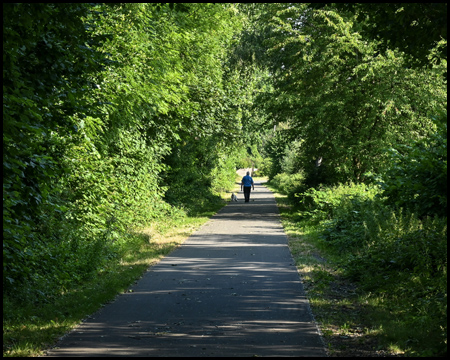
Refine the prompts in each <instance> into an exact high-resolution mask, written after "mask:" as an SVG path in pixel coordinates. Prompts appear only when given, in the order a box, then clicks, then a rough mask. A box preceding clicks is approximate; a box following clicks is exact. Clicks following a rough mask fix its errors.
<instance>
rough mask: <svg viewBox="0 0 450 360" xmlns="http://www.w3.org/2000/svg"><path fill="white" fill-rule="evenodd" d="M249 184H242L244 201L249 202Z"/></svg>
mask: <svg viewBox="0 0 450 360" xmlns="http://www.w3.org/2000/svg"><path fill="white" fill-rule="evenodd" d="M251 189H252V188H251V186H244V197H245V202H249V201H250V190H251Z"/></svg>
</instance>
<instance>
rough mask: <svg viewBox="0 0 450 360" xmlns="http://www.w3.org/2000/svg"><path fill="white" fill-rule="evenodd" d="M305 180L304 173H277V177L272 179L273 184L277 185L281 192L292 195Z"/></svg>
mask: <svg viewBox="0 0 450 360" xmlns="http://www.w3.org/2000/svg"><path fill="white" fill-rule="evenodd" d="M303 180H304V176H303V174H302V173H297V174H287V173H280V174H277V175H275V177H274V178H273V179H272V180H271V184H272V185H273V186H275V187H276V188H277V189H278V190H279V191H280V193H282V194H284V195H288V196H289V197H292V196H293V195H294V194H295V193H296V192H297V191H298V189H299V188H300V187H301V186H302V184H303Z"/></svg>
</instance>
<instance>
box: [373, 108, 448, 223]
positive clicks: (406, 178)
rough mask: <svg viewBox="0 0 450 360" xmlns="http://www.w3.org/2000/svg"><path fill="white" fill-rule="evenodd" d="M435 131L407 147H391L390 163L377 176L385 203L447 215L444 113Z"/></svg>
mask: <svg viewBox="0 0 450 360" xmlns="http://www.w3.org/2000/svg"><path fill="white" fill-rule="evenodd" d="M436 125H437V131H436V132H435V133H433V134H431V135H430V136H429V137H426V138H424V139H421V140H418V141H417V142H414V143H413V144H411V145H410V146H402V147H399V148H398V150H397V149H391V151H390V154H391V161H392V166H391V167H390V168H389V169H388V170H387V171H386V172H385V173H383V175H382V176H380V178H381V179H379V180H381V181H380V184H381V186H382V188H383V190H384V193H383V195H384V196H386V203H388V204H391V205H395V206H397V207H404V208H407V209H409V210H411V211H414V212H416V213H417V214H418V215H419V216H433V215H438V216H441V217H442V216H446V215H447V116H446V114H445V115H444V114H443V115H442V116H441V118H439V119H438V120H437V121H436Z"/></svg>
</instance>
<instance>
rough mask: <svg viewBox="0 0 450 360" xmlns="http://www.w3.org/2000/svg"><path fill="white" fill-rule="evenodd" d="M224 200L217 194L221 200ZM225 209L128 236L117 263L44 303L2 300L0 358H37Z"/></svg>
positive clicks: (207, 207) (208, 209)
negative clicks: (1, 348) (0, 355)
mask: <svg viewBox="0 0 450 360" xmlns="http://www.w3.org/2000/svg"><path fill="white" fill-rule="evenodd" d="M228 196H229V194H226V193H224V194H222V199H224V198H228ZM225 204H226V202H225V201H223V200H222V201H216V202H212V203H205V204H203V206H202V208H201V209H200V208H198V209H196V211H195V213H191V214H190V216H189V217H181V218H178V219H165V221H164V222H162V221H160V222H157V223H154V224H152V225H151V226H149V227H148V228H146V229H142V230H141V231H139V232H137V233H135V234H131V235H130V237H129V239H127V241H126V242H124V243H125V247H124V249H123V250H122V252H121V254H120V255H119V258H116V259H113V260H111V261H109V263H108V264H107V265H105V266H104V267H103V268H102V269H100V270H99V271H98V272H97V273H96V274H95V275H94V276H93V277H92V278H91V279H89V280H87V281H85V282H83V283H82V284H81V285H79V286H77V287H74V288H71V289H66V291H64V292H62V293H61V294H59V295H58V296H55V297H53V298H48V299H47V301H46V302H45V303H43V302H42V301H41V302H39V303H37V302H36V303H29V302H28V303H26V304H20V305H19V304H17V302H15V301H12V300H10V299H8V298H5V297H4V298H3V356H4V357H19V356H20V357H25V356H40V355H44V354H45V350H46V349H48V348H49V347H51V346H53V345H54V344H55V343H56V341H57V340H58V339H59V338H60V337H62V336H63V335H64V334H65V333H67V332H68V331H69V330H71V329H72V328H74V327H75V326H76V325H78V324H79V323H80V322H82V321H83V319H85V318H87V317H89V316H90V315H91V314H92V313H94V312H95V311H97V310H98V309H100V308H101V307H103V306H105V305H106V304H108V303H109V302H112V301H113V300H114V298H115V297H116V296H117V295H118V294H120V293H123V292H126V291H129V290H128V289H129V287H130V286H131V285H132V284H134V283H135V282H136V281H137V280H138V279H139V278H140V277H142V275H143V274H144V273H145V271H146V270H147V269H148V268H149V266H152V265H155V264H156V263H157V262H158V261H159V260H161V259H162V258H163V257H164V256H166V255H167V254H169V253H170V252H172V251H173V250H174V249H175V248H177V247H178V246H179V245H180V244H182V243H183V242H184V241H185V240H186V239H187V238H188V237H189V236H190V235H191V234H192V233H193V232H194V231H195V230H196V229H198V228H199V227H200V226H201V225H203V224H204V223H205V222H206V221H208V219H209V218H210V217H211V216H212V215H214V214H215V213H216V212H217V211H218V210H220V209H221V208H222V207H223V206H224V205H225Z"/></svg>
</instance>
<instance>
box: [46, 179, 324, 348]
mask: <svg viewBox="0 0 450 360" xmlns="http://www.w3.org/2000/svg"><path fill="white" fill-rule="evenodd" d="M237 195H238V197H239V199H240V201H239V202H237V203H230V204H229V205H227V206H226V207H224V208H223V209H222V210H221V211H220V212H219V213H218V214H216V215H215V216H213V217H212V218H211V219H210V220H209V221H208V222H207V223H206V224H205V225H204V226H203V227H202V228H200V229H199V230H198V231H197V232H195V233H194V234H193V235H192V236H191V237H190V238H189V239H187V240H186V241H185V243H184V244H183V245H182V246H180V247H179V248H178V249H177V250H175V251H174V252H172V253H171V254H170V255H169V256H167V257H165V258H164V259H163V260H162V261H161V262H160V263H158V264H157V265H155V266H154V267H152V268H151V269H150V270H149V271H148V272H147V273H146V274H145V276H144V277H143V278H142V279H141V280H140V281H139V282H138V283H137V284H136V285H135V286H134V287H133V292H132V293H127V294H123V295H120V296H118V297H117V299H116V300H115V301H114V302H113V303H111V304H109V305H107V306H106V307H104V308H103V309H102V311H100V312H99V313H97V314H94V315H93V317H92V318H91V319H89V320H88V321H86V322H85V323H83V324H82V325H81V326H80V327H78V328H77V329H75V330H74V331H72V332H71V333H70V334H69V335H68V336H66V337H65V338H64V340H63V341H61V342H60V343H59V344H58V348H56V349H53V350H51V351H49V355H50V356H173V357H175V356H195V357H199V356H210V357H213V356H214V357H215V356H233V357H235V356H325V355H326V353H325V350H324V346H323V343H322V341H321V338H320V336H319V334H318V331H317V328H316V325H315V323H314V322H313V319H312V316H311V313H310V310H309V305H308V301H307V299H306V298H305V294H304V291H303V288H302V285H301V283H300V279H299V275H298V273H297V270H296V267H295V265H294V264H293V260H292V257H291V254H290V252H289V249H288V247H287V238H286V236H285V234H284V231H283V228H282V226H281V223H280V220H279V214H278V209H277V207H276V204H275V200H274V197H273V194H272V193H271V192H270V191H269V190H267V189H266V188H265V187H263V186H261V185H256V186H255V191H254V192H252V194H251V200H250V203H244V201H243V194H242V193H239V194H237ZM253 200H254V201H253Z"/></svg>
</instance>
